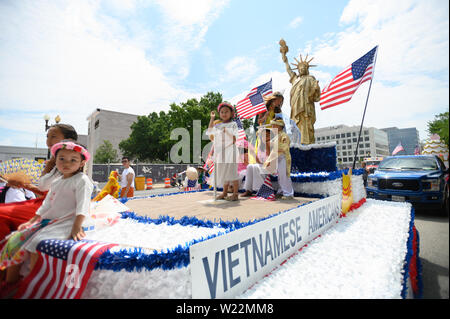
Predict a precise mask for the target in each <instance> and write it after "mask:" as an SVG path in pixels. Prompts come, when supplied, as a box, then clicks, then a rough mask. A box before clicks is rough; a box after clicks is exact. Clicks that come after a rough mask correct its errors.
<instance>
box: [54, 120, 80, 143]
mask: <svg viewBox="0 0 450 319" xmlns="http://www.w3.org/2000/svg"><path fill="white" fill-rule="evenodd" d="M50 127H56V128H58V129H59V130H60V131H61V133H62V135H64V139H71V140H74V141H76V140H78V134H77V131H76V130H75V129H74V127H73V126H72V125H70V124H59V123H58V124H53V125H52V126H50Z"/></svg>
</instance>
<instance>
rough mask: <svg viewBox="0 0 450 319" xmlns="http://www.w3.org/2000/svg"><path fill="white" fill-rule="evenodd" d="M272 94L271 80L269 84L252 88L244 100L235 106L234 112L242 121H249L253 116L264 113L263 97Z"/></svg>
mask: <svg viewBox="0 0 450 319" xmlns="http://www.w3.org/2000/svg"><path fill="white" fill-rule="evenodd" d="M271 94H272V79H270V81H269V82H267V83H264V84H262V85H260V86H257V87H255V88H253V89H252V90H251V91H250V93H249V94H247V96H246V97H245V99H243V100H241V101H239V102H238V103H237V105H236V111H237V113H238V114H239V117H240V118H242V119H249V118H252V117H253V116H255V115H257V114H259V113H263V112H266V111H267V109H266V104H265V103H264V97H265V96H269V95H271Z"/></svg>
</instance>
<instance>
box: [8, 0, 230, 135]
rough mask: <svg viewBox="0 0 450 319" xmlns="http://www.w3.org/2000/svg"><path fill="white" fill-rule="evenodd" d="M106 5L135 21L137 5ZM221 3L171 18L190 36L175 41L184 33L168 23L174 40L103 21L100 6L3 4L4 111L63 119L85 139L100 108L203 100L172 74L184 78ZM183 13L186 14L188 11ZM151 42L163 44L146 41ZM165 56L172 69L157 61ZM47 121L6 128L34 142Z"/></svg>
mask: <svg viewBox="0 0 450 319" xmlns="http://www.w3.org/2000/svg"><path fill="white" fill-rule="evenodd" d="M107 4H108V5H109V9H111V10H117V12H121V13H122V15H125V13H126V14H128V15H132V14H133V13H134V12H135V11H136V10H137V8H136V6H137V5H138V4H137V3H136V2H135V1H128V2H122V1H118V2H117V1H116V2H107ZM223 4H225V2H223V3H222V4H221V5H220V6H216V5H213V3H212V2H210V1H200V2H198V5H197V4H192V5H191V6H190V7H189V10H190V11H186V12H187V13H190V14H191V15H190V17H191V20H189V21H186V20H185V19H182V16H181V11H178V13H177V12H176V10H175V11H173V10H172V11H171V13H172V14H173V15H171V16H170V19H174V20H176V21H177V22H178V23H179V25H181V24H182V25H183V26H184V27H185V30H184V32H183V34H182V35H180V36H178V37H176V38H175V37H174V34H175V33H176V32H177V30H180V29H176V28H175V27H174V28H173V29H171V27H170V26H169V25H170V23H169V22H170V21H168V20H166V23H167V25H168V27H167V30H168V33H164V34H163V39H162V40H161V38H160V35H158V34H156V33H155V32H153V30H149V29H148V28H147V29H146V28H145V27H144V26H143V25H142V24H141V23H140V22H135V23H130V24H125V23H124V22H123V21H122V20H119V19H118V18H115V17H112V16H107V15H105V13H104V12H103V11H102V10H100V9H101V2H99V1H90V2H78V1H77V2H52V1H49V2H46V1H39V2H34V1H28V2H9V3H0V29H1V30H2V33H1V34H0V98H1V101H0V109H6V110H7V109H10V110H19V111H20V110H21V111H22V112H23V113H24V114H26V112H28V111H35V110H42V115H43V114H44V113H49V114H50V115H52V116H55V115H56V114H59V115H60V116H61V118H62V122H65V123H70V124H72V125H74V126H75V128H76V129H77V131H78V132H79V133H81V134H86V133H87V121H86V117H87V116H88V115H89V114H90V113H92V111H93V110H94V109H95V108H98V107H100V108H106V109H109V110H114V111H122V112H127V113H133V114H148V113H150V112H152V111H160V110H161V109H167V108H168V106H169V104H170V103H172V102H179V101H183V100H186V99H187V98H191V97H192V96H195V95H198V93H197V92H189V91H188V90H186V89H183V88H181V87H178V85H177V84H176V80H173V78H170V77H169V76H168V75H167V73H170V70H171V68H176V69H177V71H180V70H181V71H180V72H181V73H182V76H186V73H187V72H188V70H189V65H188V63H186V61H187V60H188V59H187V56H188V54H189V51H190V50H193V48H192V43H194V42H195V43H197V42H201V40H202V38H203V36H204V32H206V30H207V27H208V23H211V21H212V20H213V19H214V18H215V17H217V15H218V14H219V12H220V8H221V6H222V5H223ZM160 5H161V6H162V7H163V9H164V10H169V11H170V10H171V9H173V8H174V7H175V3H173V2H161V3H160ZM178 8H184V9H186V10H187V8H186V6H185V5H180V6H179V7H178ZM124 9H125V10H124ZM124 12H125V13H124ZM210 14H211V16H210ZM196 23H198V24H199V26H196V25H195V24H196ZM199 30H200V31H201V30H203V33H202V32H198V31H199ZM171 32H172V33H171ZM180 37H181V38H184V39H187V40H186V41H181V40H180ZM149 39H153V40H158V39H159V40H161V41H160V42H158V41H153V42H152V43H151V44H148V42H147V41H146V42H144V41H145V40H149ZM165 39H166V40H167V39H169V40H167V41H165ZM155 42H156V43H155ZM155 48H159V49H160V51H156V49H155ZM187 48H188V49H187ZM149 51H150V54H151V55H149ZM158 54H159V55H158ZM162 55H164V58H165V61H164V62H167V63H166V64H164V63H161V61H158V56H160V57H161V56H162ZM155 61H156V62H155ZM171 61H172V62H171ZM173 61H178V62H177V63H173ZM158 62H159V63H158ZM183 64H184V65H185V68H184V69H183V68H182V67H180V65H183ZM24 92H26V94H24ZM42 115H37V116H31V117H29V118H28V119H27V120H26V125H20V126H19V127H17V126H16V127H11V126H10V123H14V121H13V117H14V116H2V119H1V121H0V126H1V127H2V128H9V129H15V130H16V131H20V132H25V133H28V134H29V135H30V136H31V137H33V140H34V135H36V134H40V133H41V131H42V132H43V129H42V130H41V125H42V126H43V123H44V122H43V120H42ZM27 116H28V115H27ZM18 134H19V133H18ZM30 139H31V138H30ZM30 143H33V142H30Z"/></svg>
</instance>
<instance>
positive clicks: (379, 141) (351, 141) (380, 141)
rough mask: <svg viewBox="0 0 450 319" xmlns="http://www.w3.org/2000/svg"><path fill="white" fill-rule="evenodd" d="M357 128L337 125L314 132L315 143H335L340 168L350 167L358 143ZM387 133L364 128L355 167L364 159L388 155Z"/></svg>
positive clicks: (372, 128)
mask: <svg viewBox="0 0 450 319" xmlns="http://www.w3.org/2000/svg"><path fill="white" fill-rule="evenodd" d="M359 128H360V127H359V126H347V125H337V126H328V127H324V128H319V129H316V130H315V136H316V143H328V142H332V141H335V142H336V144H337V145H336V151H337V160H338V163H339V164H340V166H345V167H348V166H351V165H352V164H353V158H354V156H355V151H356V144H357V142H358V135H359ZM389 154H390V153H389V142H388V137H387V133H386V132H384V131H382V130H379V129H377V128H374V127H369V128H368V127H364V126H363V129H362V132H361V139H360V142H359V147H358V155H357V160H356V163H357V166H358V167H359V161H361V160H362V159H363V158H364V157H369V156H371V157H374V156H387V155H389Z"/></svg>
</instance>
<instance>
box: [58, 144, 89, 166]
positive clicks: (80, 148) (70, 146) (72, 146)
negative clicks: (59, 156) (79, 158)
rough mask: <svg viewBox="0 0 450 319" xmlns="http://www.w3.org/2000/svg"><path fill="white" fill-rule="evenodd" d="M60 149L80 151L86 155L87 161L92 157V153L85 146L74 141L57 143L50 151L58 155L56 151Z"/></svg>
mask: <svg viewBox="0 0 450 319" xmlns="http://www.w3.org/2000/svg"><path fill="white" fill-rule="evenodd" d="M60 149H63V150H72V151H75V152H78V153H80V154H81V155H83V156H84V158H85V160H86V162H87V161H89V159H90V158H91V154H89V152H88V151H87V150H86V149H85V148H84V147H83V146H81V145H78V144H76V143H74V142H59V143H56V144H55V145H53V146H52V149H51V150H50V151H51V152H52V155H53V156H56V152H57V151H59V150H60Z"/></svg>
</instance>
